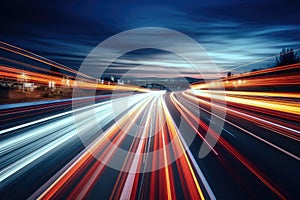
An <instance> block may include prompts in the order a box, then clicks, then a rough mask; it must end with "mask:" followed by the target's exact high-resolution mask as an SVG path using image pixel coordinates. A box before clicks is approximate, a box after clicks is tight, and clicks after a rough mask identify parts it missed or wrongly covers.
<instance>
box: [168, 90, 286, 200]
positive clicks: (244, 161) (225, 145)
mask: <svg viewBox="0 0 300 200" xmlns="http://www.w3.org/2000/svg"><path fill="white" fill-rule="evenodd" d="M173 98H174V96H173ZM176 103H178V104H179V105H180V107H183V105H182V104H180V103H179V102H178V101H177V102H176ZM187 114H189V118H190V119H193V120H195V121H197V122H198V124H199V125H200V127H202V128H203V129H204V131H205V132H207V133H208V134H211V135H212V136H213V137H216V136H215V135H217V134H216V133H215V132H214V131H213V130H211V129H210V130H208V125H206V124H205V123H204V122H202V121H201V120H200V119H198V118H197V117H195V116H194V115H192V114H191V113H187ZM183 116H184V115H183ZM218 143H219V144H221V145H222V147H223V148H225V149H226V150H227V151H228V152H230V153H231V155H233V156H234V157H236V159H238V160H239V161H240V162H241V163H242V164H243V165H244V166H245V167H247V168H248V169H249V171H251V172H252V173H253V174H254V175H255V176H256V177H257V178H258V179H260V180H261V181H262V182H263V183H264V184H265V185H266V186H267V187H268V188H269V189H270V190H271V191H273V192H274V193H275V194H277V195H278V197H280V198H281V199H285V196H284V195H283V194H282V193H281V191H279V190H278V188H277V186H275V185H274V184H273V183H271V182H270V181H269V180H268V179H267V178H266V177H265V176H264V175H263V174H262V173H261V172H260V171H258V169H256V168H255V167H254V165H253V164H252V163H250V162H249V161H248V160H247V159H246V158H245V157H244V156H242V155H241V154H240V153H239V152H238V151H237V150H236V149H234V148H233V146H231V145H230V144H229V143H228V142H227V141H226V140H224V139H223V138H222V137H220V138H219V140H218Z"/></svg>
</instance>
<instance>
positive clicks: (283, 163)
mask: <svg viewBox="0 0 300 200" xmlns="http://www.w3.org/2000/svg"><path fill="white" fill-rule="evenodd" d="M90 98H92V97H84V98H78V99H66V100H52V101H42V102H33V103H23V104H14V105H9V104H7V105H1V106H0V115H1V118H0V128H1V130H0V138H1V140H0V194H1V196H2V197H5V199H25V198H26V199H28V198H29V199H36V198H39V199H50V198H52V199H53V198H55V199H99V198H100V199H299V198H300V192H299V189H298V186H299V177H300V176H299V175H300V173H299V169H300V149H299V140H300V106H299V101H300V95H299V94H297V93H284V94H282V93H277V92H238V91H231V92H230V91H224V92H221V91H218V90H215V91H208V90H194V89H190V90H186V91H181V92H171V93H167V92H165V91H152V92H146V93H134V94H129V93H123V94H120V95H117V96H114V97H113V98H112V96H111V95H100V96H97V97H96V98H95V104H93V105H90V104H89V103H88V102H89V100H90ZM74 102H75V103H76V107H74ZM72 103H73V104H72ZM72 105H73V106H72ZM208 152H209V153H208Z"/></svg>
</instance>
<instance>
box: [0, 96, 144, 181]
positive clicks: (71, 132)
mask: <svg viewBox="0 0 300 200" xmlns="http://www.w3.org/2000/svg"><path fill="white" fill-rule="evenodd" d="M145 95H147V94H140V95H137V97H138V96H141V97H140V98H136V101H132V104H135V103H137V102H139V100H140V99H141V98H142V97H143V96H145ZM123 98H124V97H123ZM116 101H118V99H117V100H116ZM137 105H139V104H137ZM90 107H91V106H88V107H84V108H80V109H78V110H76V111H86V110H87V109H89V108H90ZM123 109H125V108H123ZM96 110H97V112H98V115H97V116H98V117H99V120H100V121H105V120H106V119H108V118H109V117H110V116H112V114H113V113H112V109H111V104H110V102H101V103H99V104H98V105H97V107H96ZM74 111H75V110H74ZM74 111H68V112H65V113H61V114H59V115H55V116H52V117H47V118H43V119H41V120H37V121H34V122H31V123H27V124H24V125H22V126H17V127H13V128H9V129H5V130H2V131H1V133H2V134H3V133H7V132H10V131H15V130H17V129H20V128H24V127H27V126H30V125H34V124H38V123H41V122H46V121H48V120H50V119H56V118H58V119H59V121H54V122H50V123H48V124H45V125H42V126H40V127H38V128H36V129H33V130H29V131H27V132H24V133H22V134H20V135H16V136H14V137H12V138H8V139H7V140H3V141H1V142H0V144H1V145H0V155H5V157H4V158H7V159H9V160H2V157H1V162H0V163H1V165H0V166H2V165H3V164H5V165H4V168H3V166H2V167H1V170H0V181H1V185H0V187H2V186H4V185H5V184H4V183H5V182H4V181H5V180H6V179H8V178H10V176H13V175H14V174H15V173H16V172H18V171H19V170H22V168H24V167H25V166H27V165H29V164H31V163H33V164H36V163H34V162H35V161H37V160H40V159H41V158H42V157H43V156H44V155H46V154H47V153H48V152H50V151H52V150H55V148H56V147H58V146H60V145H66V144H68V143H71V142H72V141H73V140H75V139H78V136H77V132H76V130H75V127H74V126H73V117H72V115H70V114H71V113H72V112H74ZM103 111H104V113H102V112H103ZM121 112H123V111H122V110H120V111H115V112H114V114H120V113H121ZM62 116H63V117H65V118H63V119H61V118H60V117H62ZM88 121H89V119H88V118H85V120H84V121H83V122H82V124H79V125H81V126H86V127H89V123H88ZM108 122H109V121H107V120H106V122H105V123H106V124H107V123H108ZM62 127H66V128H63V129H62ZM45 130H48V131H45ZM54 134H55V135H54ZM41 139H42V140H44V142H45V144H46V145H45V146H42V147H40V148H36V147H35V146H32V149H31V150H30V148H29V150H30V151H29V152H26V151H25V152H23V153H22V152H20V154H17V155H16V152H18V149H19V148H21V147H24V146H26V145H29V147H30V145H32V144H34V143H33V142H34V141H37V140H41ZM35 149H36V151H34V150H35ZM10 153H11V154H10ZM24 153H25V155H24ZM26 153H28V154H26ZM13 155H15V156H13ZM10 157H12V158H14V159H13V160H12V159H11V158H10ZM7 162H9V165H8V164H7ZM6 165H7V166H6ZM10 180H11V179H10Z"/></svg>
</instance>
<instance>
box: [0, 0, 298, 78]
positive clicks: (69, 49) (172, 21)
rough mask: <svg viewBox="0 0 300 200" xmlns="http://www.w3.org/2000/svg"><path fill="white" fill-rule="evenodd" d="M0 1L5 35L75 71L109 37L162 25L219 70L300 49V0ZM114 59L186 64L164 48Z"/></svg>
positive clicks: (156, 64) (181, 66)
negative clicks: (203, 53)
mask: <svg viewBox="0 0 300 200" xmlns="http://www.w3.org/2000/svg"><path fill="white" fill-rule="evenodd" d="M0 4H1V5H0V15H1V20H0V24H1V31H0V40H2V41H4V42H7V43H10V44H13V45H16V46H19V47H22V48H25V49H27V50H30V51H32V52H34V53H37V54H39V55H42V56H44V57H47V58H50V59H52V60H54V61H57V62H59V63H62V64H64V65H67V66H69V67H71V68H74V69H78V68H79V66H80V65H81V63H82V61H83V59H84V58H85V57H86V56H87V54H88V53H89V52H90V51H91V50H92V49H93V48H94V47H95V46H96V45H98V44H99V43H100V42H102V41H103V40H105V39H107V38H109V37H110V36H112V35H114V34H117V33H119V32H122V31H125V30H128V29H132V28H140V27H164V28H169V29H173V30H176V31H179V32H181V33H184V34H186V35H188V36H189V37H191V38H193V39H194V40H196V41H197V42H198V43H199V44H201V45H202V46H203V47H204V48H205V49H206V51H207V53H208V55H209V56H210V57H211V58H212V60H213V61H214V62H215V63H216V64H217V66H218V67H219V69H220V71H226V70H229V69H231V68H235V67H238V66H242V65H245V64H247V63H253V62H255V61H257V60H260V59H264V58H268V57H270V56H273V55H276V54H278V53H279V51H280V50H281V49H282V48H283V47H287V48H294V49H297V48H299V47H300V23H299V22H300V12H299V8H300V2H299V1H296V0H295V1H293V0H272V1H271V0H267V1H262V0H254V1H248V0H245V1H242V0H239V1H233V0H229V1H217V0H211V1H199V0H195V1H174V0H168V1H138V0H137V1H129V0H128V1H114V0H109V1H76V0H75V1H74V0H73V1H70V0H65V1H49V2H47V3H45V2H42V1H31V2H30V1H12V0H4V1H1V3H0ZM195 56H197V55H195ZM273 60H274V59H272V61H273ZM116 63H118V65H116V66H115V67H116V68H122V69H124V67H128V68H131V67H132V66H136V65H147V66H149V70H150V71H151V70H152V69H153V68H155V67H157V68H159V67H170V66H171V67H178V69H181V70H182V71H184V68H185V67H186V68H188V67H187V65H186V63H185V62H182V60H181V59H174V55H171V54H170V53H167V52H159V51H158V52H151V53H150V55H148V54H147V55H146V53H132V54H131V55H127V56H123V57H122V58H120V59H119V60H118V61H117V62H116ZM271 64H272V62H271V60H270V61H269V62H267V63H264V62H259V63H258V64H257V63H256V64H252V65H249V66H246V67H242V68H239V69H238V70H237V73H238V72H239V71H240V72H242V71H247V70H251V68H253V67H265V65H271ZM185 72H186V73H187V74H189V73H190V71H189V70H188V69H186V71H185Z"/></svg>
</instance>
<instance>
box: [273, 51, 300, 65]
mask: <svg viewBox="0 0 300 200" xmlns="http://www.w3.org/2000/svg"><path fill="white" fill-rule="evenodd" d="M298 62H300V58H299V56H298V55H297V53H296V52H294V49H292V48H290V49H285V48H283V49H282V50H281V52H280V56H279V57H276V66H283V65H290V64H295V63H298Z"/></svg>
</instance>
